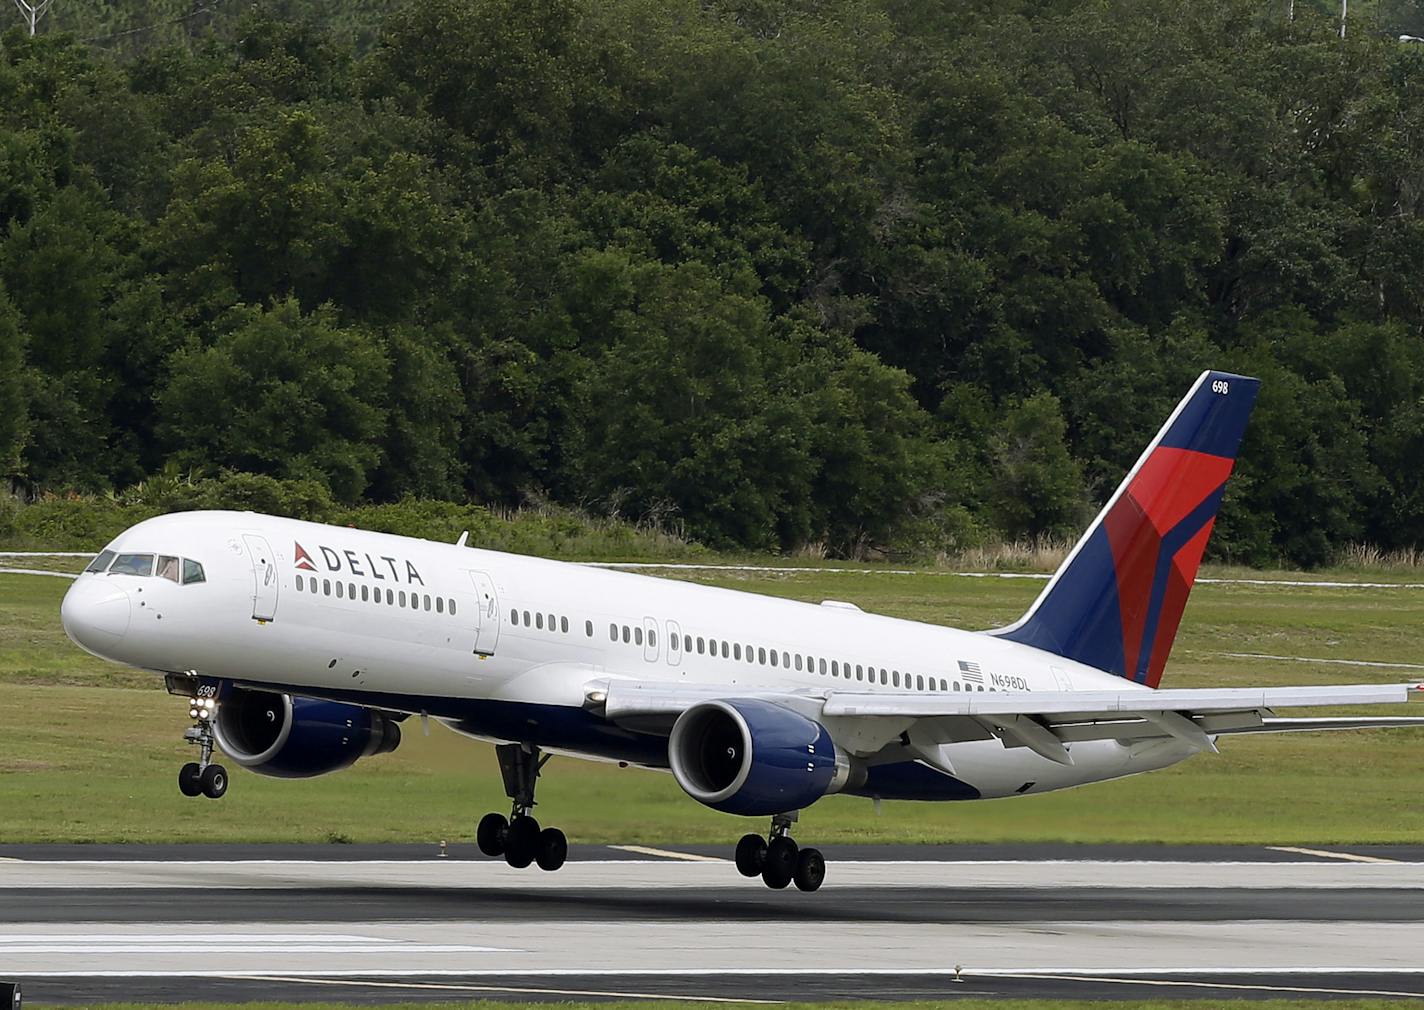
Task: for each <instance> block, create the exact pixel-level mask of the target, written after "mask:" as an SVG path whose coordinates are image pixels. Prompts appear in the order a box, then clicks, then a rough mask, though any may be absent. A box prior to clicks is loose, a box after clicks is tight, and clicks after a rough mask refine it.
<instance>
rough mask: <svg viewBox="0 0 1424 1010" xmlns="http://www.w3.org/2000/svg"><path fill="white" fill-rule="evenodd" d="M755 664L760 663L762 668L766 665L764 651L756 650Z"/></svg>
mask: <svg viewBox="0 0 1424 1010" xmlns="http://www.w3.org/2000/svg"><path fill="white" fill-rule="evenodd" d="M757 662H758V663H760V664H761V665H762V666H765V665H766V650H765V649H758V650H757Z"/></svg>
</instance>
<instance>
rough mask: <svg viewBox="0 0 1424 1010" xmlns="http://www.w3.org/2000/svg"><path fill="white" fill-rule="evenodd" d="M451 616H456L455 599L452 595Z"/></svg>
mask: <svg viewBox="0 0 1424 1010" xmlns="http://www.w3.org/2000/svg"><path fill="white" fill-rule="evenodd" d="M450 616H451V617H454V616H455V600H454V598H453V597H452V598H451V600H450Z"/></svg>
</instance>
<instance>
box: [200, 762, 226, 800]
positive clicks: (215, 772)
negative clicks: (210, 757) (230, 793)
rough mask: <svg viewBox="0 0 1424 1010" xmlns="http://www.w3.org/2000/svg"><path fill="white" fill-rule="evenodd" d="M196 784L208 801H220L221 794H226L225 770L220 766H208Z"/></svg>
mask: <svg viewBox="0 0 1424 1010" xmlns="http://www.w3.org/2000/svg"><path fill="white" fill-rule="evenodd" d="M198 784H199V786H201V787H202V790H203V795H204V796H206V797H207V798H208V799H210V800H220V799H222V796H223V793H225V792H227V769H226V768H224V767H223V766H222V765H208V766H207V767H206V768H204V769H203V774H202V775H200V776H199V777H198Z"/></svg>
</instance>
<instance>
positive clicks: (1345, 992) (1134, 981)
mask: <svg viewBox="0 0 1424 1010" xmlns="http://www.w3.org/2000/svg"><path fill="white" fill-rule="evenodd" d="M967 974H969V975H970V976H971V977H972V975H973V973H972V972H969V973H967ZM1203 974H1205V973H1203ZM1260 974H1262V975H1265V974H1270V973H1268V972H1264V971H1263V972H1260ZM996 977H998V978H1010V977H1013V978H1033V979H1043V980H1045V981H1050V982H1098V983H1102V982H1108V983H1114V984H1117V985H1141V986H1149V985H1150V986H1159V987H1164V988H1171V987H1173V986H1176V987H1179V988H1184V989H1232V990H1243V991H1246V992H1301V993H1314V994H1316V995H1328V996H1413V997H1415V998H1424V993H1419V992H1406V991H1396V990H1389V989H1321V988H1317V987H1314V986H1301V985H1259V984H1258V985H1245V984H1243V983H1240V982H1187V981H1180V980H1174V979H1160V978H1159V979H1147V978H1111V977H1107V976H1102V975H1040V974H1032V975H1030V974H1024V975H1016V976H1010V975H999V976H996Z"/></svg>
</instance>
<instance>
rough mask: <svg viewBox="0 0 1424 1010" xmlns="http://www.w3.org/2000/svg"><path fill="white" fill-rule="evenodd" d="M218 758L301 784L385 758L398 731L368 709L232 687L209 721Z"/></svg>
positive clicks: (386, 719) (397, 736) (383, 716)
mask: <svg viewBox="0 0 1424 1010" xmlns="http://www.w3.org/2000/svg"><path fill="white" fill-rule="evenodd" d="M213 735H214V736H216V737H217V742H218V746H219V747H221V748H222V751H223V753H224V754H226V755H227V756H228V757H230V758H232V760H233V761H236V762H237V763H238V764H240V765H242V766H243V767H244V768H250V769H252V770H253V771H255V772H257V773H259V774H261V775H271V776H274V777H276V778H283V779H304V778H311V777H312V776H314V775H325V774H326V773H327V772H334V771H340V770H341V769H342V768H349V767H351V765H353V764H355V763H356V761H357V760H358V759H359V758H363V757H368V756H370V755H372V754H388V753H390V752H391V751H393V750H395V749H396V747H397V746H398V745H399V744H400V727H399V726H397V725H396V724H395V723H394V722H393V721H392V720H391V719H390V718H388V717H387V716H385V715H382V714H381V713H380V712H377V711H375V710H374V709H369V708H362V707H361V706H360V705H345V704H342V703H341V702H336V701H321V700H320V699H317V698H300V697H292V696H291V695H287V694H276V693H274V692H272V691H254V690H251V689H249V688H240V687H235V688H231V689H230V690H228V691H227V692H226V693H225V694H224V696H223V700H222V703H221V704H220V705H219V706H218V711H217V716H216V718H214V719H213Z"/></svg>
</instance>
